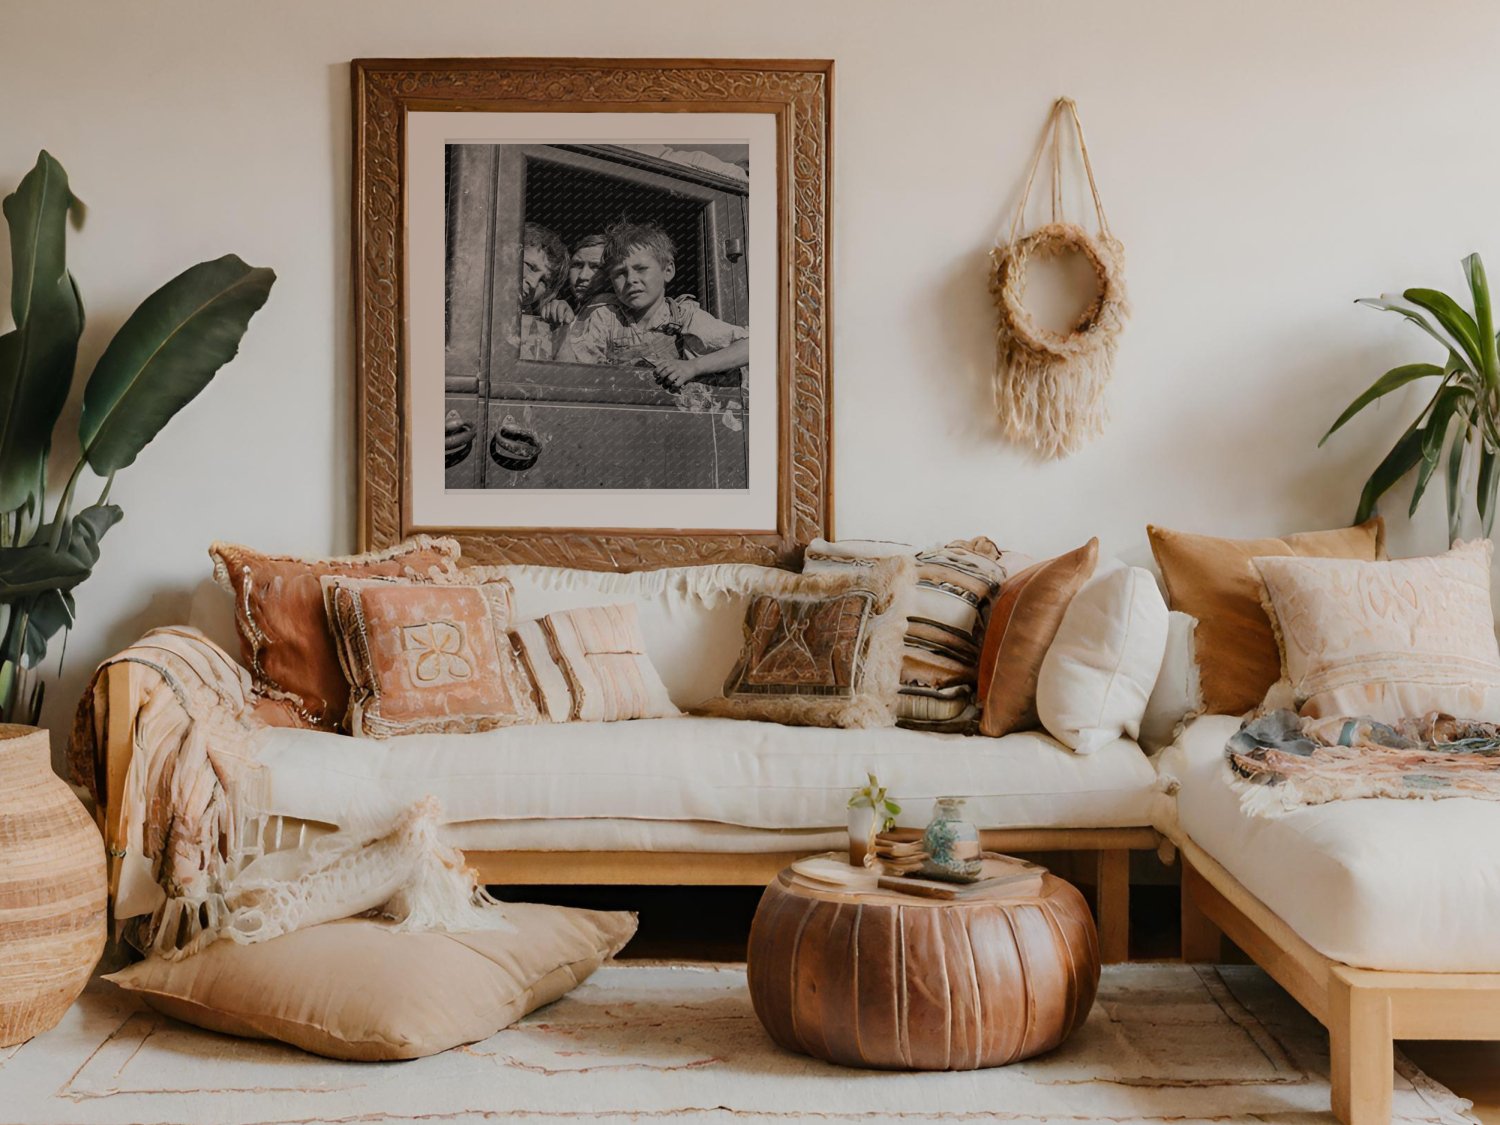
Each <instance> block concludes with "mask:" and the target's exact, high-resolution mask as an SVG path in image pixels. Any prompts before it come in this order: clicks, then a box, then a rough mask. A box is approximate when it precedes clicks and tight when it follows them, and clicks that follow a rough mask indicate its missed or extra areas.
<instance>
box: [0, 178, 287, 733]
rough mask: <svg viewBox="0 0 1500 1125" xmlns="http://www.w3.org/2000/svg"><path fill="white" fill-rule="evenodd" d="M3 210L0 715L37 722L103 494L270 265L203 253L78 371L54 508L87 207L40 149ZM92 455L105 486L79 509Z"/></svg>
mask: <svg viewBox="0 0 1500 1125" xmlns="http://www.w3.org/2000/svg"><path fill="white" fill-rule="evenodd" d="M4 212H5V221H6V223H7V224H8V226H9V228H10V258H11V295H10V306H11V316H12V319H14V321H15V328H14V329H12V330H11V331H10V332H7V333H5V334H4V335H0V622H3V624H0V630H3V631H0V721H4V722H21V723H35V722H36V720H37V717H38V715H39V714H40V712H41V706H42V688H43V683H42V681H41V680H40V679H37V680H36V682H35V683H34V684H28V682H27V681H28V678H29V677H28V670H30V669H34V668H35V667H36V666H37V665H38V664H40V663H41V662H42V660H43V658H45V656H46V655H47V646H48V644H49V642H50V641H51V640H52V638H53V637H54V636H56V635H57V633H58V632H59V631H61V630H64V629H67V628H68V627H70V626H71V625H72V624H73V615H74V604H73V590H74V588H75V587H77V586H78V584H79V583H80V582H82V581H83V580H84V579H86V578H87V577H88V576H89V575H90V574H91V573H92V572H93V569H94V566H95V565H96V564H97V563H98V561H99V541H100V540H101V539H103V538H104V534H105V532H107V531H108V530H109V529H110V528H111V527H113V526H114V525H115V524H117V523H118V522H119V521H120V519H121V517H122V516H123V515H124V513H123V512H122V511H121V510H120V507H119V505H117V504H111V503H109V490H110V486H111V485H112V484H113V483H114V479H115V473H117V472H118V471H119V470H121V469H123V468H126V467H127V466H129V465H130V464H131V463H132V462H134V461H135V459H136V457H137V456H139V454H140V452H141V450H142V449H144V448H145V447H146V445H147V444H148V443H150V441H151V439H152V438H154V437H156V435H157V434H158V433H160V432H161V429H162V427H163V426H165V425H166V424H167V422H168V421H169V420H170V419H171V418H172V416H173V415H174V414H176V413H177V412H178V411H179V410H181V409H182V408H183V407H184V406H186V405H187V404H188V403H189V402H190V401H191V400H192V399H193V398H194V397H196V396H197V394H198V392H199V391H201V390H203V388H204V387H206V386H207V385H208V383H209V381H210V380H211V379H212V378H213V377H214V374H215V373H216V372H217V371H218V370H219V368H220V367H222V366H223V365H224V364H226V363H228V362H229V361H230V360H231V359H232V358H233V357H234V354H235V352H237V351H238V350H239V345H240V339H241V337H242V336H243V335H244V334H245V329H246V327H247V326H248V325H249V323H250V318H251V317H252V316H253V315H254V314H255V312H256V310H258V309H259V308H260V307H261V306H262V305H263V304H265V302H266V298H267V297H268V296H269V295H270V292H271V285H272V283H273V282H274V281H275V280H276V275H275V274H274V273H272V272H271V271H270V270H269V269H265V268H260V269H256V268H252V267H250V266H247V265H246V264H245V263H244V262H242V261H240V259H239V258H236V257H235V256H234V255H233V254H229V255H226V256H224V257H222V258H218V259H216V260H214V261H211V262H200V263H199V264H198V265H196V266H193V267H191V268H190V269H188V270H186V271H184V272H183V273H181V274H179V275H178V276H176V277H174V278H173V279H172V280H171V281H169V282H167V283H166V284H165V285H163V286H162V287H161V288H160V289H158V290H157V291H156V292H155V293H152V294H151V295H150V296H149V297H147V298H146V299H145V300H144V301H143V302H141V305H140V307H139V308H137V309H136V310H135V312H133V313H131V314H130V316H129V318H128V319H127V320H126V321H125V323H124V324H123V325H121V326H120V330H119V331H118V332H116V333H115V335H114V338H113V339H112V340H110V342H109V345H108V346H107V347H106V348H105V349H104V352H103V354H101V355H100V357H99V360H98V362H97V363H95V364H94V369H93V372H92V373H91V374H90V375H89V378H88V382H87V383H86V384H85V385H84V390H83V411H82V414H81V415H80V417H79V420H78V437H77V441H78V460H77V462H76V464H75V465H74V466H73V470H72V472H71V473H70V474H69V475H68V479H67V483H66V484H65V485H64V487H63V490H62V493H61V495H60V496H59V498H58V500H57V503H56V505H55V506H54V508H53V510H52V514H51V516H50V518H49V517H48V516H47V514H46V507H47V458H48V455H49V454H50V453H51V450H52V441H53V437H54V434H53V429H54V428H55V427H56V425H57V422H58V419H59V417H60V416H61V414H62V410H63V405H64V404H65V403H66V402H67V400H68V394H69V392H70V390H71V389H72V386H73V378H74V364H75V362H76V360H77V358H78V340H79V337H80V336H81V335H82V334H83V321H84V315H83V299H82V297H81V296H80V294H79V292H78V285H77V283H76V282H75V281H74V280H73V275H72V274H71V273H69V272H68V268H67V255H66V242H67V224H68V216H69V214H70V213H71V214H72V215H73V216H74V218H75V219H77V218H78V217H79V216H81V214H82V208H81V207H80V206H79V203H78V200H77V198H76V197H75V196H74V195H73V193H72V191H71V189H70V188H69V186H68V175H67V173H66V172H64V171H63V167H62V165H61V164H59V163H58V162H57V161H56V160H55V159H53V157H52V156H51V155H49V154H48V153H46V152H42V153H41V154H40V155H39V156H38V157H37V161H36V166H35V167H34V168H32V170H31V171H30V172H28V173H27V174H26V176H25V177H24V178H23V179H22V180H21V183H20V185H19V186H18V187H17V188H16V190H15V191H14V192H12V193H11V194H10V195H8V196H6V198H5V202H4ZM85 468H88V469H91V470H92V471H93V472H94V474H95V475H97V476H99V477H102V478H104V487H103V489H102V491H101V493H100V495H99V499H98V500H96V501H95V502H94V503H92V504H89V505H87V506H85V507H84V508H82V509H81V510H79V511H78V512H77V513H75V512H74V511H73V501H74V494H75V493H76V491H77V488H78V484H79V481H80V479H81V478H82V476H83V470H84V469H85Z"/></svg>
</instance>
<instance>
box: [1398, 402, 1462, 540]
mask: <svg viewBox="0 0 1500 1125" xmlns="http://www.w3.org/2000/svg"><path fill="white" fill-rule="evenodd" d="M1470 401H1471V399H1470V395H1469V392H1468V391H1466V390H1464V389H1463V388H1462V387H1444V388H1443V389H1442V390H1441V391H1439V392H1438V393H1437V395H1436V396H1435V397H1434V398H1433V401H1432V410H1431V412H1430V413H1429V414H1428V415H1427V421H1426V422H1424V423H1423V424H1422V428H1421V430H1420V433H1421V434H1422V460H1421V462H1420V463H1419V464H1418V465H1417V482H1416V484H1415V485H1414V486H1413V488H1412V491H1411V506H1410V507H1409V508H1408V509H1407V513H1406V514H1407V515H1408V516H1414V515H1416V514H1417V505H1418V504H1420V503H1421V502H1422V494H1423V493H1424V492H1426V491H1427V482H1428V481H1430V480H1431V479H1432V474H1433V472H1434V471H1435V470H1436V469H1437V467H1438V461H1439V460H1441V458H1442V455H1443V445H1444V443H1445V442H1446V441H1447V440H1448V430H1449V427H1450V426H1451V425H1452V422H1453V419H1454V416H1455V415H1458V416H1459V417H1467V414H1468V411H1467V409H1466V408H1467V407H1468V406H1469V405H1470Z"/></svg>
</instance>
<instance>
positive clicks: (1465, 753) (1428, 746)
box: [1224, 711, 1500, 816]
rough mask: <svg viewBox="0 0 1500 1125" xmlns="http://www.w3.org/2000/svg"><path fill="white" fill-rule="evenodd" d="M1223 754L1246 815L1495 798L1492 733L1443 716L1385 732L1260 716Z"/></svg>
mask: <svg viewBox="0 0 1500 1125" xmlns="http://www.w3.org/2000/svg"><path fill="white" fill-rule="evenodd" d="M1224 755H1225V757H1226V759H1227V760H1228V763H1229V769H1230V772H1231V776H1232V778H1233V781H1234V784H1235V786H1236V788H1238V789H1239V791H1240V803H1241V806H1242V807H1243V808H1244V809H1245V811H1246V812H1249V813H1251V814H1253V815H1256V816H1279V815H1280V814H1282V813H1285V812H1289V811H1291V810H1292V809H1297V808H1302V807H1304V806H1307V805H1322V804H1326V803H1328V802H1329V801H1349V800H1356V799H1359V798H1364V797H1417V798H1423V799H1428V800H1431V799H1435V798H1440V797H1477V798H1479V799H1481V800H1486V801H1496V800H1500V725H1497V724H1495V723H1481V722H1476V721H1472V720H1466V719H1455V718H1454V717H1453V716H1451V715H1443V714H1438V713H1433V714H1430V715H1423V716H1421V717H1420V718H1413V719H1403V720H1402V721H1401V722H1399V723H1396V724H1394V725H1391V724H1387V723H1378V722H1376V721H1375V720H1373V719H1369V718H1333V719H1305V718H1302V717H1301V716H1300V715H1298V714H1297V713H1296V712H1294V711H1270V712H1268V713H1266V714H1264V715H1259V716H1256V717H1254V718H1252V719H1250V720H1248V721H1247V722H1246V723H1245V724H1244V725H1243V726H1241V727H1240V729H1239V730H1238V731H1237V732H1236V733H1235V735H1234V737H1232V738H1231V739H1230V740H1229V743H1228V745H1227V746H1226V747H1225V748H1224Z"/></svg>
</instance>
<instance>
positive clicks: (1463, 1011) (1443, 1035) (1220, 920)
mask: <svg viewBox="0 0 1500 1125" xmlns="http://www.w3.org/2000/svg"><path fill="white" fill-rule="evenodd" d="M1178 849H1179V852H1180V855H1181V859H1182V959H1183V960H1184V961H1193V962H1218V961H1220V960H1222V947H1223V938H1225V937H1228V938H1229V939H1230V940H1231V941H1233V942H1234V943H1235V945H1237V946H1239V947H1240V949H1242V950H1244V952H1245V953H1246V954H1247V955H1248V956H1249V957H1250V958H1251V959H1252V960H1254V961H1255V963H1256V964H1258V965H1259V966H1260V967H1261V968H1263V969H1264V970H1265V971H1266V972H1267V973H1269V974H1270V975H1271V976H1272V977H1273V978H1275V980H1276V981H1277V982H1278V983H1279V984H1280V985H1281V986H1282V987H1283V988H1285V989H1286V990H1287V991H1288V992H1290V993H1291V994H1292V996H1293V997H1294V998H1295V999H1296V1000H1297V1002H1298V1003H1299V1004H1301V1005H1302V1006H1303V1007H1304V1008H1306V1009H1307V1010H1308V1012H1309V1013H1311V1014H1312V1015H1313V1016H1315V1017H1316V1018H1317V1020H1318V1021H1319V1022H1320V1023H1321V1024H1323V1026H1324V1027H1326V1028H1327V1029H1328V1040H1329V1048H1330V1050H1329V1054H1330V1062H1331V1074H1330V1083H1331V1085H1332V1087H1333V1097H1332V1101H1333V1112H1334V1116H1336V1117H1337V1118H1338V1119H1339V1120H1340V1121H1342V1122H1344V1125H1389V1122H1390V1119H1391V1073H1392V1070H1393V1069H1394V1057H1393V1056H1394V1052H1395V1046H1394V1041H1395V1040H1397V1039H1500V973H1420V972H1418V973H1408V972H1391V971H1384V970H1382V971H1377V970H1372V969H1356V968H1354V967H1353V966H1351V965H1346V964H1343V963H1342V962H1339V961H1334V960H1331V959H1330V958H1328V957H1325V956H1324V955H1323V954H1321V953H1319V952H1318V951H1317V950H1316V949H1314V948H1313V947H1312V946H1311V945H1309V944H1308V943H1307V942H1306V941H1304V940H1303V939H1302V938H1301V937H1300V936H1298V935H1297V933H1296V932H1295V931H1293V930H1292V928H1291V927H1290V926H1289V925H1287V924H1286V922H1284V921H1282V919H1281V918H1280V917H1278V916H1277V915H1276V914H1275V913H1274V912H1273V911H1272V910H1271V909H1270V908H1269V907H1268V906H1266V905H1265V904H1264V903H1263V902H1261V901H1260V900H1259V899H1258V898H1256V897H1255V896H1254V895H1252V894H1251V893H1250V892H1249V891H1247V890H1246V889H1245V887H1244V885H1243V884H1241V883H1240V882H1239V880H1237V879H1236V878H1235V877H1234V876H1233V875H1231V874H1230V873H1229V872H1228V871H1226V870H1225V869H1224V868H1223V867H1222V866H1221V865H1220V864H1219V863H1218V861H1216V860H1215V859H1214V858H1213V857H1212V856H1210V855H1209V854H1208V853H1207V852H1205V851H1204V850H1203V849H1202V848H1200V847H1199V846H1198V845H1197V844H1195V843H1193V842H1192V841H1191V840H1182V841H1180V842H1178Z"/></svg>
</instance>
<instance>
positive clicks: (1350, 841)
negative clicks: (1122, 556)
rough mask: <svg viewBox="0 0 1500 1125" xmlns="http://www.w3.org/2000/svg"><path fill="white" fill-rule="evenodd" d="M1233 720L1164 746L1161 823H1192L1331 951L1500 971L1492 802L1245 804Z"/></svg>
mask: <svg viewBox="0 0 1500 1125" xmlns="http://www.w3.org/2000/svg"><path fill="white" fill-rule="evenodd" d="M1239 725H1240V721H1239V719H1236V718H1227V717H1225V716H1222V715H1206V716H1203V717H1202V718H1198V719H1195V720H1193V721H1192V722H1191V723H1189V724H1188V727H1187V729H1186V730H1185V731H1184V732H1183V734H1182V737H1181V738H1180V739H1178V741H1177V743H1176V744H1175V745H1173V746H1172V747H1171V748H1169V749H1167V750H1165V751H1163V753H1162V755H1161V757H1160V759H1159V760H1158V763H1157V764H1158V768H1159V769H1160V771H1161V774H1162V776H1163V778H1164V779H1175V780H1176V781H1177V782H1178V785H1179V788H1178V790H1177V793H1176V796H1175V798H1174V801H1173V803H1174V804H1175V809H1173V808H1171V807H1170V806H1169V807H1168V808H1167V809H1166V810H1165V811H1166V813H1167V815H1166V816H1165V817H1163V818H1160V821H1161V822H1160V823H1159V827H1160V828H1161V829H1162V831H1163V832H1165V833H1166V834H1167V835H1169V836H1173V837H1180V835H1186V836H1187V837H1188V838H1189V839H1191V840H1192V841H1193V842H1194V843H1196V844H1197V845H1198V846H1199V847H1200V848H1202V849H1203V850H1204V851H1206V852H1207V853H1208V854H1209V855H1211V856H1212V857H1213V858H1214V859H1216V860H1217V861H1218V862H1219V863H1220V864H1221V865H1222V866H1223V867H1224V868H1225V870H1227V871H1228V872H1229V873H1230V874H1231V875H1233V876H1234V877H1235V878H1236V879H1238V880H1239V881H1240V883H1242V884H1243V885H1244V887H1245V889H1246V890H1248V891H1249V892H1250V893H1251V894H1253V895H1254V896H1255V897H1256V898H1258V899H1260V901H1261V902H1263V903H1264V904H1265V905H1266V906H1268V907H1269V908H1270V909H1271V910H1272V911H1273V912H1275V913H1276V914H1277V915H1278V916H1279V917H1280V918H1281V919H1282V920H1283V921H1284V922H1286V923H1287V925H1289V926H1291V928H1292V929H1293V930H1295V931H1296V932H1297V933H1298V934H1299V935H1300V936H1301V937H1302V938H1303V939H1305V940H1306V941H1307V942H1308V944H1309V945H1311V946H1312V947H1313V948H1314V949H1316V950H1317V951H1318V952H1319V953H1322V954H1323V955H1324V956H1326V957H1330V958H1332V959H1333V960H1335V961H1342V962H1344V963H1345V964H1349V965H1353V966H1356V967H1358V968H1364V969H1393V970H1405V971H1410V972H1455V973H1464V972H1474V973H1479V972H1486V973H1487V972H1495V971H1500V942H1497V941H1496V940H1495V937H1494V935H1495V934H1496V933H1500V804H1496V803H1495V802H1492V801H1478V800H1471V799H1468V798H1457V797H1456V798H1451V799H1443V800H1437V801H1427V800H1390V799H1365V800H1356V801H1334V802H1332V803H1330V804H1326V805H1315V806H1312V807H1309V808H1302V809H1297V810H1296V811H1294V812H1289V813H1286V814H1284V815H1282V816H1278V817H1259V816H1250V815H1248V814H1246V813H1245V812H1243V811H1242V810H1241V809H1240V799H1239V793H1238V791H1237V790H1235V789H1234V788H1232V787H1231V785H1230V780H1229V771H1228V768H1227V767H1226V766H1225V764H1224V744H1225V743H1226V742H1227V741H1228V740H1229V737H1230V736H1231V735H1232V734H1234V732H1235V731H1236V730H1238V729H1239ZM1174 818H1175V823H1174Z"/></svg>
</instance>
